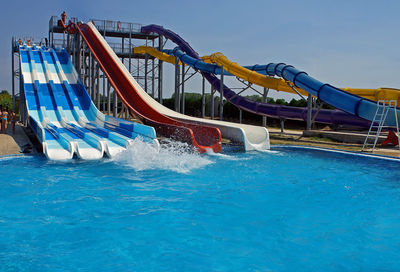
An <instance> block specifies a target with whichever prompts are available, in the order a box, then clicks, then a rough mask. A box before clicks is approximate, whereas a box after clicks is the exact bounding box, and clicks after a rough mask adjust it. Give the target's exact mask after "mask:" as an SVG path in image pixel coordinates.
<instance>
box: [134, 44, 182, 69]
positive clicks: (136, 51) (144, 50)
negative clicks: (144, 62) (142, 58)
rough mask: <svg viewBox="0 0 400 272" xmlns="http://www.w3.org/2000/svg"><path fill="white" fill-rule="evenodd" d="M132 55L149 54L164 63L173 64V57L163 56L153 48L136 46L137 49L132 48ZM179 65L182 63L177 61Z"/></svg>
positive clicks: (163, 54)
mask: <svg viewBox="0 0 400 272" xmlns="http://www.w3.org/2000/svg"><path fill="white" fill-rule="evenodd" d="M133 53H134V54H146V53H147V54H149V55H151V56H153V57H155V58H157V59H159V60H162V61H165V62H169V63H171V64H175V57H174V56H171V55H168V54H165V53H163V52H161V51H159V50H157V49H156V48H154V47H150V46H138V47H134V48H133ZM179 65H182V62H181V61H179Z"/></svg>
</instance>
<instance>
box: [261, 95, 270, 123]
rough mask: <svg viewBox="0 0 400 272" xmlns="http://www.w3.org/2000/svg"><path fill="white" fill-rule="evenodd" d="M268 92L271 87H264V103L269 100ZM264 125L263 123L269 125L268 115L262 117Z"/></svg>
mask: <svg viewBox="0 0 400 272" xmlns="http://www.w3.org/2000/svg"><path fill="white" fill-rule="evenodd" d="M268 92H269V89H268V88H265V87H264V93H263V99H262V102H263V103H266V102H267V96H268ZM262 125H263V127H266V126H267V116H263V117H262Z"/></svg>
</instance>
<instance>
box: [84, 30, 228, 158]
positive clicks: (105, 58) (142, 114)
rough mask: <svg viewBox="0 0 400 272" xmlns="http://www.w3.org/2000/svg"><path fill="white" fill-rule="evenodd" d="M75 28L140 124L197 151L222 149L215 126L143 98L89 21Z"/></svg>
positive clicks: (219, 135)
mask: <svg viewBox="0 0 400 272" xmlns="http://www.w3.org/2000/svg"><path fill="white" fill-rule="evenodd" d="M78 30H79V32H80V34H81V36H82V37H83V39H84V40H85V41H86V43H87V45H88V47H89V49H90V51H91V52H92V53H93V55H94V57H95V58H96V59H97V61H98V63H99V64H100V66H101V68H102V70H103V71H104V73H105V74H106V75H107V77H108V79H109V81H110V83H111V84H112V86H113V88H114V90H115V91H116V92H117V95H118V97H119V99H120V100H121V101H122V102H123V103H124V104H125V106H126V107H127V108H128V109H129V110H130V112H131V113H133V114H134V115H136V116H137V117H139V118H140V119H141V120H142V121H143V123H145V124H147V125H150V126H153V127H154V128H155V130H156V132H157V134H158V135H159V136H164V137H169V138H173V139H176V140H178V141H182V142H187V143H190V144H192V145H193V146H194V147H195V148H196V149H197V150H198V151H199V152H201V153H203V152H206V151H207V150H210V149H211V150H213V151H214V152H221V151H222V144H221V132H220V131H219V129H218V128H214V127H209V126H204V125H197V124H190V123H185V122H182V121H179V120H175V119H173V118H170V117H168V116H166V115H163V114H161V113H159V112H158V111H157V110H156V109H154V108H153V107H152V105H151V104H149V103H148V102H147V100H146V99H144V98H143V97H142V95H143V94H141V93H140V92H139V90H138V89H139V88H141V87H140V86H139V84H138V83H137V82H136V81H135V79H134V78H133V77H132V75H131V74H130V73H129V72H128V70H127V69H126V68H125V66H124V64H123V63H122V62H121V61H120V60H119V58H118V57H117V56H116V54H115V53H114V51H112V49H111V48H110V47H109V45H108V44H107V42H106V41H105V40H104V38H103V37H102V36H101V35H100V33H99V32H98V31H97V29H96V27H95V26H94V25H93V24H92V23H88V24H81V25H79V26H78Z"/></svg>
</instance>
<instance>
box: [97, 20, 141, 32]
mask: <svg viewBox="0 0 400 272" xmlns="http://www.w3.org/2000/svg"><path fill="white" fill-rule="evenodd" d="M90 21H91V22H92V23H93V24H94V25H95V26H96V27H97V29H98V30H99V31H104V30H105V31H106V32H107V31H110V32H124V33H129V32H141V29H142V25H141V24H138V23H127V22H121V21H111V20H97V19H90Z"/></svg>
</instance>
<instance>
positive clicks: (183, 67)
mask: <svg viewBox="0 0 400 272" xmlns="http://www.w3.org/2000/svg"><path fill="white" fill-rule="evenodd" d="M185 74H186V73H185V64H184V63H182V83H181V93H182V95H181V113H182V114H185Z"/></svg>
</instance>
